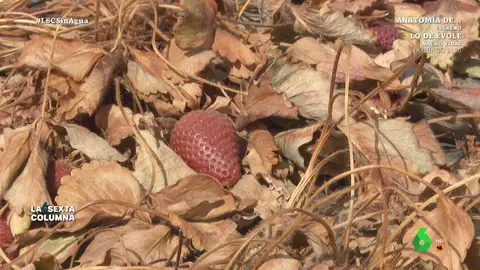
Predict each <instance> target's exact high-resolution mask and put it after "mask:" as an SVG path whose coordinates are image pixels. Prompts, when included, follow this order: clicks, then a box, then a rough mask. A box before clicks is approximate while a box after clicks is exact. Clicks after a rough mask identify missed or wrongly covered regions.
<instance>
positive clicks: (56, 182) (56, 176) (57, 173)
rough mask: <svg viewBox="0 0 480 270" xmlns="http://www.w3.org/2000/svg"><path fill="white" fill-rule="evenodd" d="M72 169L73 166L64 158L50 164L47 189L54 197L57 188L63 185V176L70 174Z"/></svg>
mask: <svg viewBox="0 0 480 270" xmlns="http://www.w3.org/2000/svg"><path fill="white" fill-rule="evenodd" d="M71 171H72V167H71V166H70V164H68V162H66V161H64V160H55V162H53V163H52V162H51V163H50V164H49V166H48V169H47V177H46V179H47V189H48V192H49V193H50V196H51V197H52V198H53V197H55V196H57V190H58V188H59V187H60V185H62V182H61V181H60V180H61V179H62V177H64V176H66V175H70V172H71Z"/></svg>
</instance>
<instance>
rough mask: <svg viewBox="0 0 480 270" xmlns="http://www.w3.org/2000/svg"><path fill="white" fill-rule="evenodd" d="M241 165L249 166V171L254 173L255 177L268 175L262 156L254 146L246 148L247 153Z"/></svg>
mask: <svg viewBox="0 0 480 270" xmlns="http://www.w3.org/2000/svg"><path fill="white" fill-rule="evenodd" d="M242 165H244V166H246V167H248V168H250V173H251V174H253V175H255V177H260V176H263V175H268V174H269V173H270V172H269V171H268V170H267V168H266V167H265V165H264V164H263V161H262V158H261V157H260V154H259V153H258V152H257V150H256V149H255V148H250V149H249V150H248V154H247V155H246V156H245V157H244V158H243V160H242Z"/></svg>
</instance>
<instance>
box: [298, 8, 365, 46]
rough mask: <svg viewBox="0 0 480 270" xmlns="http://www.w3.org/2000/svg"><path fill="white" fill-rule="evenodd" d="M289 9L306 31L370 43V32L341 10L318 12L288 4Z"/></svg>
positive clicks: (350, 41) (348, 40) (354, 41)
mask: <svg viewBox="0 0 480 270" xmlns="http://www.w3.org/2000/svg"><path fill="white" fill-rule="evenodd" d="M289 7H290V10H291V11H292V13H293V15H295V18H296V19H297V21H296V23H298V24H300V25H301V26H302V27H303V28H305V29H306V30H307V31H308V32H310V33H312V34H316V35H319V36H327V37H330V38H335V39H339V40H343V41H344V42H347V43H353V44H371V43H372V41H373V36H372V33H371V32H370V31H369V30H368V29H366V28H364V27H363V26H362V25H361V23H359V22H358V21H357V20H355V19H354V18H352V17H345V16H344V15H343V12H342V11H329V12H327V13H324V14H320V13H319V12H317V11H314V10H313V9H309V8H303V7H295V6H294V5H290V6H289Z"/></svg>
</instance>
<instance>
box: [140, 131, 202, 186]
mask: <svg viewBox="0 0 480 270" xmlns="http://www.w3.org/2000/svg"><path fill="white" fill-rule="evenodd" d="M140 133H141V135H142V136H143V138H144V139H145V141H146V142H147V144H148V145H149V146H150V148H151V149H152V150H153V152H154V153H155V154H156V155H157V157H158V158H159V159H160V161H161V162H162V164H161V166H159V165H158V164H157V162H156V161H155V159H152V160H151V159H150V156H149V155H148V152H147V149H145V148H144V147H143V146H142V145H138V146H137V159H136V160H135V172H134V173H133V176H135V178H137V179H138V181H139V182H140V184H142V186H143V188H145V189H146V190H148V189H149V188H150V184H151V182H152V162H153V163H154V165H155V173H156V179H155V183H154V185H153V190H152V192H154V193H156V192H159V191H160V190H162V189H163V188H164V187H166V186H169V185H173V184H175V183H177V182H178V180H180V179H182V178H183V177H187V176H190V175H194V174H196V172H195V171H194V170H192V169H191V168H190V167H188V165H187V164H186V163H185V162H184V161H183V159H182V158H181V157H179V156H178V155H177V154H176V153H175V152H174V151H173V150H172V149H170V147H168V146H167V145H166V144H165V143H164V142H163V141H162V140H157V139H156V138H155V137H154V136H153V135H152V134H151V133H149V132H148V131H144V130H141V131H140Z"/></svg>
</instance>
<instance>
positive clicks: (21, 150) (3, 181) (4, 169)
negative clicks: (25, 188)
mask: <svg viewBox="0 0 480 270" xmlns="http://www.w3.org/2000/svg"><path fill="white" fill-rule="evenodd" d="M31 132H32V130H31V126H25V127H22V128H19V129H16V130H8V129H7V130H6V131H5V132H4V141H5V144H4V146H3V149H4V150H3V152H1V153H0V197H3V195H4V194H5V192H6V191H7V189H8V188H9V187H10V185H11V184H12V182H13V180H15V177H16V176H17V174H18V173H19V170H20V169H21V168H22V166H23V165H24V164H25V162H27V159H28V156H29V155H30V149H31V146H30V143H29V141H30V137H31Z"/></svg>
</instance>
